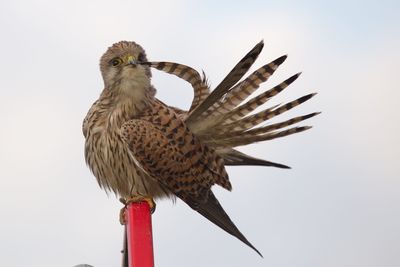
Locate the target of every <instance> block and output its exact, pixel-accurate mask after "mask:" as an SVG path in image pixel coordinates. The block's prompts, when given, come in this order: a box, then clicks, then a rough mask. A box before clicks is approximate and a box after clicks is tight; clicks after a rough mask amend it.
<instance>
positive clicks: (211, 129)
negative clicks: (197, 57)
mask: <svg viewBox="0 0 400 267" xmlns="http://www.w3.org/2000/svg"><path fill="white" fill-rule="evenodd" d="M263 46H264V43H263V41H261V42H259V43H258V44H257V45H256V46H255V47H254V48H253V49H251V50H250V51H249V52H248V53H247V54H246V55H245V56H244V57H243V58H242V59H241V60H240V61H239V63H237V64H236V65H235V67H234V68H233V69H232V70H231V71H230V72H229V74H228V75H227V76H226V77H225V78H224V79H223V81H222V82H221V83H220V84H219V85H218V86H216V88H215V89H214V90H212V91H211V89H210V86H209V85H208V82H207V79H206V76H205V74H204V72H203V77H202V76H201V75H200V74H199V72H197V71H196V70H194V69H193V68H191V67H189V66H186V65H183V64H178V63H174V62H150V61H148V60H147V56H146V52H145V50H144V49H143V48H142V47H141V46H140V45H139V44H137V43H135V42H133V41H120V42H117V43H115V44H113V45H112V46H110V47H109V48H108V49H107V51H106V52H105V53H104V54H103V55H102V57H101V58H100V71H101V74H102V78H103V82H104V89H103V90H102V92H101V94H100V96H99V98H98V99H97V100H96V101H95V102H94V103H93V105H92V106H91V108H90V109H89V111H88V113H87V115H86V117H85V118H84V121H83V125H82V131H83V135H84V137H85V148H84V153H85V160H86V163H87V165H88V166H89V168H90V170H91V171H92V173H93V174H94V176H95V177H96V179H97V182H98V184H99V185H100V187H101V188H103V189H104V190H105V191H107V192H113V193H115V194H116V195H118V196H120V197H121V198H122V199H124V200H125V201H127V202H129V201H140V200H146V201H148V202H149V203H150V205H151V206H152V207H154V206H155V204H154V200H158V199H163V198H169V199H173V200H174V199H176V198H178V199H181V200H182V201H183V202H185V203H186V204H187V205H188V206H189V207H191V208H192V209H193V210H195V211H197V212H198V213H200V214H201V215H203V216H204V217H205V218H207V219H208V220H209V221H211V222H212V223H214V224H215V225H217V226H219V227H220V228H222V229H223V230H225V231H226V232H227V233H229V234H231V235H233V236H234V237H236V238H238V239H239V240H240V241H242V242H243V243H244V244H246V245H247V246H249V247H250V248H252V249H253V250H254V251H255V252H256V253H258V254H259V255H260V256H261V257H262V254H261V253H260V252H259V251H258V250H257V249H256V247H255V246H253V245H252V244H251V243H250V242H249V241H248V240H247V238H246V237H245V236H244V235H243V234H242V233H241V231H240V230H239V229H238V228H237V227H236V225H235V224H234V223H233V221H232V220H231V219H230V217H229V215H228V214H227V213H226V212H225V211H224V209H223V207H222V206H221V204H220V202H219V201H218V199H217V198H216V196H215V195H214V193H213V191H212V186H214V185H219V186H221V187H223V188H225V189H227V190H229V191H230V190H232V185H231V182H230V180H229V176H228V173H227V171H226V168H225V166H229V165H261V166H272V167H278V168H289V167H288V166H287V165H284V164H280V163H275V162H272V161H268V160H264V159H258V158H255V157H252V156H250V155H247V154H245V153H243V152H240V151H239V150H237V149H235V148H236V147H238V146H243V145H247V144H252V143H255V142H260V141H266V140H271V139H275V138H279V137H284V136H287V135H291V134H294V133H299V132H303V131H305V130H308V129H310V128H311V127H310V126H300V127H290V128H287V127H288V126H291V125H293V124H295V123H298V122H301V121H303V120H306V119H308V118H311V117H314V116H316V115H318V114H319V112H313V113H309V114H307V115H302V116H298V117H294V118H292V119H289V120H286V121H283V122H278V123H271V124H268V125H261V126H260V124H262V123H263V122H265V121H268V120H270V119H272V118H273V117H275V116H278V115H280V114H282V113H284V112H286V111H287V110H290V109H292V108H294V107H295V106H298V105H300V104H302V103H303V102H305V101H307V100H309V99H310V98H312V97H313V96H314V95H315V93H312V94H308V95H305V96H303V97H300V98H298V99H296V100H293V101H291V102H288V103H286V104H283V105H277V106H272V107H269V108H266V109H263V110H261V111H259V112H256V113H252V112H253V111H255V109H256V108H258V107H260V106H261V105H263V104H264V103H266V102H267V101H268V100H269V99H271V98H272V97H273V96H275V95H277V94H278V93H280V92H281V91H283V90H284V89H285V88H286V87H287V86H289V85H290V84H291V83H292V82H294V81H295V80H296V79H297V78H298V77H299V75H300V73H298V74H295V75H293V76H292V77H290V78H288V79H287V80H285V81H284V82H282V83H280V84H279V85H277V86H275V87H273V88H271V89H270V90H267V91H265V92H264V93H261V94H259V95H257V96H255V97H253V98H251V99H250V100H248V101H245V100H246V99H247V98H248V97H249V96H250V95H251V94H252V93H253V92H255V91H256V90H257V89H258V88H259V86H260V84H261V83H263V82H265V81H266V80H268V78H269V77H270V76H271V75H272V74H273V73H274V72H275V70H276V69H277V68H278V67H279V66H280V65H281V64H282V63H283V62H284V61H285V59H286V57H287V56H281V57H279V58H277V59H276V60H274V61H272V62H271V63H268V64H266V65H264V66H263V67H261V68H259V69H257V70H256V71H254V72H253V73H252V74H251V75H249V76H248V77H247V78H245V79H244V80H243V81H240V82H239V80H240V79H241V78H242V77H243V76H244V75H245V74H246V73H247V71H248V70H249V69H250V67H251V66H252V65H253V63H254V62H255V60H256V59H257V57H258V55H259V54H260V53H261V51H262V49H263ZM151 68H155V69H158V70H161V71H165V72H167V73H170V74H173V75H176V76H178V77H180V78H182V79H183V80H185V81H187V82H189V83H190V84H191V85H192V87H193V90H194V98H193V101H192V104H191V107H190V109H189V110H187V111H185V110H182V109H179V108H177V107H173V106H168V105H167V104H165V103H163V102H162V101H161V100H159V99H157V98H156V92H157V91H156V89H155V87H154V86H153V85H152V83H151V77H152V73H151ZM257 126H258V127H257Z"/></svg>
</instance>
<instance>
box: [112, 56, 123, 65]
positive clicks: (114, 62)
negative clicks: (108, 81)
mask: <svg viewBox="0 0 400 267" xmlns="http://www.w3.org/2000/svg"><path fill="white" fill-rule="evenodd" d="M110 64H111V65H112V66H114V67H116V66H118V65H121V64H122V59H120V58H119V57H116V58H113V59H111V61H110Z"/></svg>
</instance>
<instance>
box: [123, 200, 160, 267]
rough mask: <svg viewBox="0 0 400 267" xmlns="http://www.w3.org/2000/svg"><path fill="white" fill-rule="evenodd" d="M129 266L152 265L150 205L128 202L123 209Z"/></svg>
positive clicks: (143, 202)
mask: <svg viewBox="0 0 400 267" xmlns="http://www.w3.org/2000/svg"><path fill="white" fill-rule="evenodd" d="M125 216H126V227H127V239H128V257H129V260H128V262H129V267H154V254H153V235H152V227H151V211H150V205H149V203H147V202H146V201H142V202H138V203H130V204H129V205H128V206H127V208H126V211H125Z"/></svg>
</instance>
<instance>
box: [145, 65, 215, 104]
mask: <svg viewBox="0 0 400 267" xmlns="http://www.w3.org/2000/svg"><path fill="white" fill-rule="evenodd" d="M144 64H145V65H148V66H150V67H153V68H155V69H158V70H160V71H164V72H167V73H170V74H173V75H175V76H177V77H179V78H181V79H183V80H185V81H187V82H188V83H190V84H191V85H192V87H193V91H194V96H193V101H192V105H191V106H190V109H189V111H191V110H193V109H195V108H196V107H197V106H198V105H199V104H200V103H202V102H203V101H204V100H205V99H206V98H207V96H208V95H209V94H210V89H209V86H208V84H207V80H206V77H205V74H204V72H203V78H202V77H201V76H200V74H199V72H198V71H196V70H195V69H193V68H191V67H189V66H186V65H183V64H178V63H173V62H146V63H144Z"/></svg>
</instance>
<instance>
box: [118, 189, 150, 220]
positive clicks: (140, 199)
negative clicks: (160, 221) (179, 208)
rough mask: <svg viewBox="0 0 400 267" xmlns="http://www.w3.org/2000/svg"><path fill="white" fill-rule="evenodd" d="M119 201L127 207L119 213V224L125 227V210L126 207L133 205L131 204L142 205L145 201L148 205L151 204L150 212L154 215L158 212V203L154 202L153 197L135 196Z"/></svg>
mask: <svg viewBox="0 0 400 267" xmlns="http://www.w3.org/2000/svg"><path fill="white" fill-rule="evenodd" d="M119 201H120V202H121V203H122V204H124V205H125V207H123V208H122V209H121V211H120V212H119V222H120V223H121V224H122V225H124V224H125V223H126V219H125V210H126V207H127V206H128V205H129V204H131V203H140V202H143V201H146V202H147V203H149V206H150V212H151V213H152V214H153V213H154V211H155V210H156V203H155V202H154V200H153V199H152V198H151V197H143V196H135V197H130V198H127V199H125V198H120V199H119Z"/></svg>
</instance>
